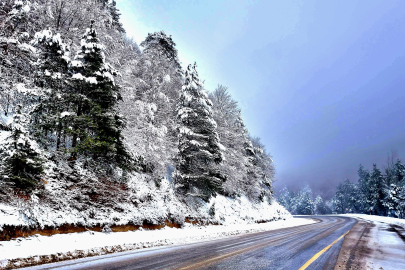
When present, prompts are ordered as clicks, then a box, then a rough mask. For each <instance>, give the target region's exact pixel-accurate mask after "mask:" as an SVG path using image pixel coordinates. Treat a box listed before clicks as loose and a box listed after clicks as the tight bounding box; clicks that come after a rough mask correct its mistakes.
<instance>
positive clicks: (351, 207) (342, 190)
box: [335, 179, 360, 214]
mask: <svg viewBox="0 0 405 270" xmlns="http://www.w3.org/2000/svg"><path fill="white" fill-rule="evenodd" d="M359 208H360V204H359V192H358V188H357V186H356V185H355V184H354V183H352V182H350V181H349V179H346V180H345V181H344V182H343V183H340V184H339V185H338V186H337V190H336V195H335V211H336V212H337V213H339V214H345V213H357V212H358V211H359Z"/></svg>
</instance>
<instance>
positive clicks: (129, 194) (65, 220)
mask: <svg viewBox="0 0 405 270" xmlns="http://www.w3.org/2000/svg"><path fill="white" fill-rule="evenodd" d="M47 167H48V169H47V172H46V174H47V177H45V179H46V181H45V182H46V183H45V184H44V190H43V191H41V192H39V193H37V195H35V194H34V195H32V196H31V197H30V198H29V199H28V200H27V198H18V197H13V198H11V199H10V201H9V202H7V203H0V232H1V231H2V228H4V227H5V226H7V225H9V226H21V227H24V228H41V229H43V228H45V227H47V228H57V227H60V226H63V225H66V224H68V225H71V226H81V227H88V228H91V227H94V226H104V225H117V226H121V225H128V224H131V225H143V224H145V223H147V224H154V225H158V224H164V223H165V222H166V221H170V222H172V223H175V224H178V225H180V226H182V225H183V224H184V223H185V221H186V219H188V220H190V221H193V220H198V221H203V222H205V223H211V224H251V223H257V222H268V221H275V220H280V219H288V218H291V214H290V213H289V212H288V211H286V210H285V209H284V207H282V206H280V205H279V204H278V203H277V202H276V201H271V202H267V201H266V200H265V201H263V202H259V203H257V202H251V201H249V200H248V199H247V198H246V197H238V198H235V199H231V198H227V197H224V196H221V195H218V196H216V197H213V198H212V199H211V200H210V202H208V203H207V202H204V201H203V200H201V199H199V198H188V199H186V201H185V202H184V201H180V200H179V198H178V196H177V194H175V192H174V190H173V187H172V184H171V183H170V182H169V181H168V180H167V179H164V180H162V181H161V183H160V185H159V187H157V185H156V183H155V182H154V181H151V180H150V178H149V177H148V176H145V175H143V174H136V173H134V174H132V175H130V179H129V180H128V181H127V183H126V184H122V183H116V182H110V181H108V180H106V179H98V178H96V177H92V175H89V174H88V172H80V171H78V169H79V167H78V168H76V171H75V174H72V175H68V174H66V173H65V174H63V176H60V175H58V177H56V174H57V172H58V170H60V168H58V167H56V165H54V164H53V165H52V164H51V163H49V164H47ZM52 176H53V177H52Z"/></svg>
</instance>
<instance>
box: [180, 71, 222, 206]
mask: <svg viewBox="0 0 405 270" xmlns="http://www.w3.org/2000/svg"><path fill="white" fill-rule="evenodd" d="M211 106H212V103H211V101H210V100H209V99H208V96H207V94H206V93H205V92H204V91H203V89H202V84H201V82H200V80H199V79H198V73H197V70H196V64H194V66H192V65H189V66H188V68H187V71H186V78H185V83H184V86H183V88H182V93H181V95H180V99H179V103H178V109H177V112H178V114H177V115H178V119H179V122H180V126H179V158H178V159H179V160H178V164H177V171H178V175H177V177H176V182H177V188H178V190H179V191H180V192H181V193H184V194H188V195H192V196H198V197H201V198H202V199H204V200H209V198H210V197H211V196H215V194H216V192H221V191H222V183H223V181H224V179H223V177H222V176H221V174H220V173H219V171H218V170H217V169H216V166H215V165H216V164H219V163H220V162H221V161H222V155H221V151H220V146H219V138H218V134H217V132H216V128H217V125H216V123H215V121H214V120H213V118H212V112H211Z"/></svg>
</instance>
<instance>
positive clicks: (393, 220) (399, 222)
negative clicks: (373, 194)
mask: <svg viewBox="0 0 405 270" xmlns="http://www.w3.org/2000/svg"><path fill="white" fill-rule="evenodd" d="M339 216H346V217H352V218H361V219H364V220H367V221H377V222H382V223H387V224H393V225H398V226H401V227H403V228H405V219H399V218H394V217H382V216H373V215H366V214H341V215H339Z"/></svg>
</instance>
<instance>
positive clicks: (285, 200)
mask: <svg viewBox="0 0 405 270" xmlns="http://www.w3.org/2000/svg"><path fill="white" fill-rule="evenodd" d="M358 176H359V179H358V181H357V183H353V182H351V181H350V180H349V179H346V180H345V181H343V182H341V183H339V185H338V186H337V187H336V193H335V195H334V196H333V198H331V199H330V200H329V201H327V202H325V203H324V202H323V200H322V198H321V196H319V195H318V196H317V198H316V199H315V201H314V202H312V201H311V199H312V192H311V189H310V188H309V186H306V187H304V188H303V189H302V190H301V191H299V192H298V193H294V192H290V191H289V190H288V189H287V188H286V187H285V188H283V189H282V190H281V191H280V192H279V194H278V201H279V203H280V204H281V205H283V206H284V207H285V208H286V209H288V210H289V211H290V212H291V213H293V214H302V215H306V214H314V213H315V214H331V213H332V212H333V213H337V214H346V213H361V214H369V215H379V216H390V217H397V218H405V165H404V164H403V163H402V162H401V160H399V159H396V157H395V153H392V154H391V155H389V156H388V158H387V163H386V164H385V166H384V169H383V171H381V170H380V169H379V168H378V166H377V164H373V165H372V167H371V170H368V169H366V168H364V167H363V166H362V165H360V166H359V169H358ZM311 203H312V204H315V210H314V211H310V210H309V209H312V208H311Z"/></svg>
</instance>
